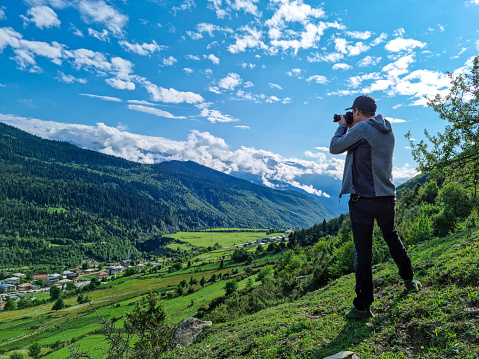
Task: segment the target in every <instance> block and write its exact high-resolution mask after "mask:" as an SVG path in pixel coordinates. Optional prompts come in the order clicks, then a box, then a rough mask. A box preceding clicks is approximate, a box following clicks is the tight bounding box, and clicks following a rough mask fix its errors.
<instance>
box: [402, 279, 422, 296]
mask: <svg viewBox="0 0 479 359" xmlns="http://www.w3.org/2000/svg"><path fill="white" fill-rule="evenodd" d="M404 286H405V287H406V291H407V292H408V293H411V292H419V290H420V289H421V287H422V284H421V282H420V281H418V280H416V279H411V280H405V281H404Z"/></svg>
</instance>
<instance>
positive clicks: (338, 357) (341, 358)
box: [324, 351, 359, 359]
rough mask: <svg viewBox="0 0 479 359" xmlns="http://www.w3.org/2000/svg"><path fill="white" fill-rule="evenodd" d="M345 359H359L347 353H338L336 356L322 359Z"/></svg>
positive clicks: (352, 353)
mask: <svg viewBox="0 0 479 359" xmlns="http://www.w3.org/2000/svg"><path fill="white" fill-rule="evenodd" d="M346 358H349V359H359V357H358V356H357V355H356V354H355V353H354V352H349V351H345V352H339V353H337V354H334V355H331V356H329V357H327V358H324V359H346Z"/></svg>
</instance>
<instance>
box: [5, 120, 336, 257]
mask: <svg viewBox="0 0 479 359" xmlns="http://www.w3.org/2000/svg"><path fill="white" fill-rule="evenodd" d="M336 216H337V213H336V212H335V211H333V210H330V209H328V208H326V207H325V206H324V205H322V204H320V203H318V202H317V201H315V200H314V199H313V198H311V197H309V196H307V195H304V194H301V193H298V192H295V191H289V190H274V189H270V188H267V187H265V186H260V185H256V184H253V183H251V182H250V181H247V180H243V179H239V178H236V177H233V176H230V175H226V174H224V173H221V172H218V171H215V170H212V169H210V168H207V167H204V166H201V165H199V164H197V163H194V162H180V161H170V162H162V163H159V164H155V165H146V164H139V163H136V162H130V161H127V160H124V159H121V158H118V157H113V156H109V155H105V154H101V153H98V152H95V151H90V150H85V149H81V148H79V147H76V146H74V145H72V144H69V143H66V142H59V141H52V140H46V139H42V138H40V137H37V136H34V135H31V134H28V133H26V132H24V131H21V130H19V129H17V128H14V127H11V126H9V125H5V124H3V123H0V222H1V223H0V224H1V225H0V237H3V238H4V239H5V241H4V245H3V247H4V249H5V244H6V243H7V242H9V243H10V244H12V245H13V244H14V245H15V246H17V247H18V248H19V250H18V251H17V254H16V256H17V257H18V258H17V260H16V262H18V263H20V264H28V263H30V264H31V263H33V262H36V259H38V258H35V253H36V252H35V250H36V249H38V248H39V247H41V248H43V250H45V251H48V250H51V246H52V245H54V246H56V247H55V250H56V251H57V252H62V251H63V252H65V253H64V255H65V258H70V259H72V256H73V257H77V256H80V255H81V254H82V253H84V252H85V248H86V251H87V252H89V253H90V254H91V255H92V256H97V257H99V259H100V260H109V259H113V258H116V257H121V255H123V253H124V251H125V250H126V248H127V247H129V246H131V245H133V246H134V248H136V249H138V248H142V243H144V242H145V241H148V240H149V239H151V238H153V237H155V236H156V237H161V234H162V233H167V232H172V231H176V230H182V231H185V230H201V229H205V228H212V227H229V228H232V227H235V228H271V227H276V228H278V227H280V228H288V227H308V226H311V225H313V224H315V223H318V222H322V221H323V220H324V219H326V220H328V219H331V218H334V217H336ZM33 243H36V244H35V245H34V244H33ZM37 247H38V248H37ZM80 247H81V248H80ZM72 248H76V249H75V250H73V252H74V253H70V252H71V250H72ZM82 248H83V249H82ZM1 251H2V245H0V252H1ZM69 251H70V252H69ZM2 257H3V258H4V259H5V258H6V257H5V253H3V255H2ZM47 257H48V256H47ZM60 257H61V256H60ZM7 262H9V263H10V264H11V265H13V264H15V260H14V259H11V258H8V259H5V262H4V264H5V263H7Z"/></svg>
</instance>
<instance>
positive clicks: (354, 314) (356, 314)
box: [344, 305, 374, 319]
mask: <svg viewBox="0 0 479 359" xmlns="http://www.w3.org/2000/svg"><path fill="white" fill-rule="evenodd" d="M344 316H345V317H346V318H348V319H368V318H372V317H374V314H373V313H372V312H371V310H370V309H369V307H368V308H366V309H363V310H359V309H358V308H356V307H355V306H354V305H353V307H352V308H351V310H350V311H349V312H347V313H346V314H344Z"/></svg>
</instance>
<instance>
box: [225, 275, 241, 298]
mask: <svg viewBox="0 0 479 359" xmlns="http://www.w3.org/2000/svg"><path fill="white" fill-rule="evenodd" d="M237 289H238V282H237V281H236V279H230V280H229V281H227V282H226V284H225V290H226V295H230V294H233V293H234V292H236V290H237Z"/></svg>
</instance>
